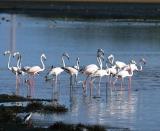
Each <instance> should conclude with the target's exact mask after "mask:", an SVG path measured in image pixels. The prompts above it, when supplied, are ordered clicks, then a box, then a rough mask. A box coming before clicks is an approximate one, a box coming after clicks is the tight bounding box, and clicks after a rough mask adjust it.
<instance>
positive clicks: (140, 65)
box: [138, 63, 143, 71]
mask: <svg viewBox="0 0 160 131" xmlns="http://www.w3.org/2000/svg"><path fill="white" fill-rule="evenodd" d="M139 67H140V68H139V69H138V71H142V69H143V68H142V64H141V63H139Z"/></svg>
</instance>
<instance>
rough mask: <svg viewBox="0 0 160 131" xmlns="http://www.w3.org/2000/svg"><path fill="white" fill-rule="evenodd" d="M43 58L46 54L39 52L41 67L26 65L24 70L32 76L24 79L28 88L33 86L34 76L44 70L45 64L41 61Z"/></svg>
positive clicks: (44, 58)
mask: <svg viewBox="0 0 160 131" xmlns="http://www.w3.org/2000/svg"><path fill="white" fill-rule="evenodd" d="M44 60H46V56H45V54H41V57H40V61H41V64H42V68H41V67H40V66H32V67H29V66H26V69H25V72H26V73H27V74H28V75H29V77H30V76H31V77H32V79H31V78H29V80H26V83H27V84H28V86H29V88H31V87H32V88H34V80H33V79H34V76H35V75H36V74H39V73H40V72H42V71H44V70H45V65H44V62H43V61H44Z"/></svg>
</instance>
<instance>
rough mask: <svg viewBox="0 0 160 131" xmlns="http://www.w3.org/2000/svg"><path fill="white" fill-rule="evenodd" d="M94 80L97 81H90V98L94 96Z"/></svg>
mask: <svg viewBox="0 0 160 131" xmlns="http://www.w3.org/2000/svg"><path fill="white" fill-rule="evenodd" d="M94 80H95V78H94V79H92V78H91V80H90V81H89V87H90V96H92V92H93V90H92V89H93V82H94Z"/></svg>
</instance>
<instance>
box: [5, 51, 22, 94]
mask: <svg viewBox="0 0 160 131" xmlns="http://www.w3.org/2000/svg"><path fill="white" fill-rule="evenodd" d="M4 55H9V58H8V69H9V70H10V71H11V72H12V73H14V74H15V76H16V95H18V94H19V84H20V82H19V63H20V58H19V57H18V59H17V66H12V67H11V66H10V62H11V56H12V54H11V52H10V51H5V52H4Z"/></svg>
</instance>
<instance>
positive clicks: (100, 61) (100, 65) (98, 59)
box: [97, 57, 103, 70]
mask: <svg viewBox="0 0 160 131" xmlns="http://www.w3.org/2000/svg"><path fill="white" fill-rule="evenodd" d="M97 62H98V64H99V67H100V69H101V70H102V66H103V65H102V60H101V58H100V57H97Z"/></svg>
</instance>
